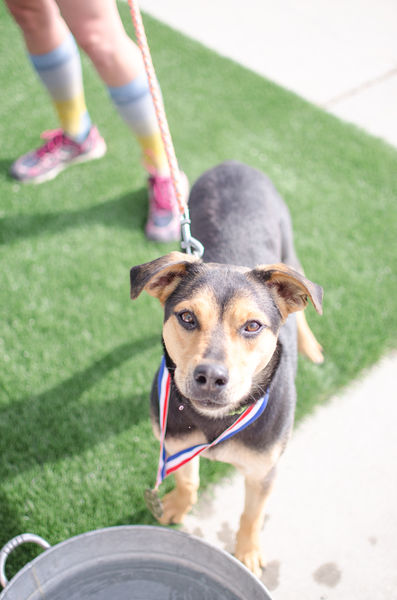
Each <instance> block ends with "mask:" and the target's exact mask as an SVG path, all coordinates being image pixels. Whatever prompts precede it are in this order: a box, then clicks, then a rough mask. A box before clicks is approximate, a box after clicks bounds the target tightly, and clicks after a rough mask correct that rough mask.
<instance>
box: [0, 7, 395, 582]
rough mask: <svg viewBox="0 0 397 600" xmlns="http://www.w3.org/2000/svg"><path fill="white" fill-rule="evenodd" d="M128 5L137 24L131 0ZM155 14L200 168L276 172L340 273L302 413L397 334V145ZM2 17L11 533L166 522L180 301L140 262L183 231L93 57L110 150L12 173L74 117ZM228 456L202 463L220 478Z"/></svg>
mask: <svg viewBox="0 0 397 600" xmlns="http://www.w3.org/2000/svg"><path fill="white" fill-rule="evenodd" d="M120 12H121V14H122V17H123V19H124V22H125V24H126V27H127V30H128V31H130V32H131V31H132V26H131V23H130V17H129V13H128V8H127V6H125V5H122V4H121V5H120ZM145 24H146V26H147V34H148V38H149V41H150V45H151V49H152V53H153V59H154V63H155V66H156V70H157V74H158V77H159V79H160V82H161V86H162V90H163V95H164V98H165V102H166V109H167V115H168V118H169V123H170V127H171V131H172V134H173V138H174V142H175V146H176V151H177V155H178V157H179V161H180V164H181V166H182V167H183V169H184V170H185V171H186V172H187V174H188V176H189V178H190V180H191V181H193V180H194V179H195V178H196V177H197V176H198V175H199V174H200V173H201V172H203V171H204V170H205V169H206V168H208V167H211V166H213V165H215V164H217V163H219V162H220V161H222V160H225V159H230V158H233V159H238V160H242V161H244V162H247V163H249V164H251V165H252V166H255V167H257V168H260V169H262V170H264V171H265V172H267V173H268V174H269V175H270V177H271V178H272V179H273V181H274V182H275V184H276V187H277V188H278V189H279V191H280V192H281V193H282V195H283V196H284V198H285V199H286V201H287V203H288V205H289V207H290V210H291V213H292V217H293V221H294V230H295V242H296V247H297V250H298V254H299V256H300V259H301V261H302V263H303V265H304V267H305V271H306V273H307V275H308V277H310V278H311V279H313V280H314V281H316V282H318V283H321V284H322V285H323V286H324V289H325V303H324V316H323V317H322V318H320V317H318V316H316V315H315V314H314V311H313V310H310V311H309V320H310V323H311V325H312V328H313V330H314V331H315V333H316V335H317V337H318V338H319V339H320V341H321V342H322V343H323V345H324V348H325V355H326V362H325V363H324V365H323V366H320V367H319V366H314V365H312V364H310V363H308V362H307V361H304V360H300V371H299V375H298V379H297V388H298V398H299V401H298V409H297V418H298V419H300V418H302V416H303V415H304V414H306V413H307V412H308V411H309V410H311V408H312V407H313V406H314V405H316V404H317V403H319V402H322V401H324V400H326V399H327V398H328V397H329V396H330V395H331V394H332V393H333V392H334V391H336V390H337V389H338V388H340V387H341V386H342V385H344V384H346V383H347V382H348V381H349V380H350V379H351V378H352V377H354V376H356V375H357V374H358V373H359V372H360V371H361V370H362V369H363V368H364V367H366V366H368V365H370V364H372V363H373V362H374V361H376V360H377V359H378V358H379V357H380V356H381V354H382V353H384V352H385V351H387V350H388V349H389V348H390V347H392V345H394V344H395V340H396V330H397V326H396V325H397V324H396V313H395V307H394V303H395V301H394V298H395V292H396V282H395V249H394V248H395V246H394V244H395V223H396V196H397V178H396V172H397V152H396V151H395V150H394V149H393V148H390V147H388V146H387V145H386V144H384V143H382V142H381V141H379V140H376V139H373V138H370V137H369V136H367V135H365V134H364V133H362V132H360V131H358V130H357V129H355V128H354V127H351V126H348V125H346V124H342V123H341V122H339V121H338V120H336V119H335V118H333V117H332V116H329V115H327V114H325V113H323V112H322V111H320V110H318V109H317V108H315V107H313V106H311V105H309V104H308V103H306V102H304V101H302V100H301V99H299V98H297V97H296V96H294V95H293V94H290V93H288V92H286V91H285V90H282V89H280V88H279V87H277V86H275V85H273V84H272V83H270V82H267V81H264V80H263V79H262V78H260V77H259V76H257V75H255V74H253V73H251V72H249V71H247V70H245V69H243V68H241V67H240V66H238V65H236V64H235V63H233V62H231V61H228V60H226V59H223V58H221V57H219V56H217V55H216V54H214V53H212V52H210V51H209V50H207V49H205V48H203V47H202V46H200V45H199V44H197V43H195V42H193V41H192V40H189V39H187V38H185V37H183V36H181V35H179V34H177V33H176V32H174V31H172V30H170V29H169V28H167V27H165V26H163V25H161V24H160V23H158V22H156V21H155V20H153V19H150V18H145ZM0 31H1V35H0V47H1V55H2V62H1V64H0V89H2V91H3V93H2V103H1V106H0V111H1V113H2V118H1V120H0V132H1V139H2V146H1V149H0V152H1V158H0V194H1V212H2V214H1V217H2V222H1V242H2V248H1V255H2V266H3V268H2V272H1V286H0V295H1V301H2V308H3V312H4V316H3V318H2V320H1V329H2V336H1V339H2V342H1V343H2V346H1V353H2V365H3V367H2V387H1V397H0V408H1V413H0V485H1V488H0V524H1V527H0V544H2V543H4V542H5V541H7V540H8V539H9V538H10V537H12V536H13V535H16V534H17V533H20V532H22V531H25V530H30V531H33V532H35V533H37V534H40V535H43V536H44V537H46V538H48V539H49V541H50V542H51V543H56V542H59V541H61V540H63V539H66V538H67V537H69V536H72V535H75V534H77V533H81V532H83V531H87V530H90V529H94V528H99V527H104V526H111V525H115V524H126V523H153V522H154V521H153V520H152V518H151V516H150V515H149V513H148V512H147V510H146V508H145V507H144V503H143V499H142V494H143V489H144V488H145V487H146V486H147V485H150V484H153V482H154V477H155V470H156V465H157V453H158V445H157V443H156V442H155V441H154V438H153V436H152V435H151V432H150V425H149V419H148V396H149V390H150V386H151V379H152V376H153V373H154V371H155V369H156V367H157V366H158V363H159V359H160V355H161V345H160V330H161V320H162V315H161V308H160V306H159V305H158V304H157V303H156V301H155V300H153V299H152V298H150V297H148V296H144V295H142V296H141V297H140V298H139V299H138V300H137V301H135V302H134V303H132V302H131V301H130V300H129V268H130V267H131V266H132V265H134V264H138V263H141V262H146V261H148V260H151V259H153V258H156V257H157V256H159V255H161V254H164V253H165V252H167V251H169V250H170V249H171V248H176V247H177V245H166V246H164V245H159V244H153V243H149V242H147V241H146V240H145V238H144V235H143V230H142V228H143V224H144V220H145V215H146V203H147V201H146V191H145V180H144V174H143V171H142V169H141V167H140V158H139V150H138V147H137V144H136V143H135V142H134V140H133V138H132V137H131V134H130V133H129V131H128V130H127V128H126V127H125V126H124V125H123V124H122V123H121V121H120V120H119V118H118V116H117V115H116V113H115V111H114V110H113V109H112V107H111V104H110V102H109V100H108V98H107V94H106V92H105V90H104V88H103V85H102V83H101V82H100V80H99V79H98V77H97V76H96V74H95V73H94V71H93V69H92V67H91V65H89V63H88V61H87V60H86V59H84V60H83V66H84V75H85V88H86V96H87V102H88V106H89V108H90V112H91V115H92V116H93V120H94V121H95V122H96V123H97V124H98V126H99V129H100V131H101V133H102V134H103V135H104V137H105V138H106V140H107V143H108V146H109V152H108V154H107V156H106V157H105V158H104V159H102V160H101V161H95V162H92V163H89V164H86V165H82V166H78V167H73V168H71V169H70V170H68V171H66V172H65V173H63V174H61V175H60V176H59V177H58V178H57V179H56V180H54V181H52V182H48V183H46V184H44V185H41V186H29V187H26V186H20V185H19V184H17V183H15V182H13V181H11V180H10V179H9V178H8V177H7V174H6V173H7V170H8V167H9V165H10V164H11V162H12V160H13V159H14V158H15V157H16V156H18V155H20V154H21V153H23V152H25V151H27V150H28V149H30V148H32V147H34V146H35V145H36V144H37V135H38V133H39V132H40V131H42V130H43V129H46V128H49V127H52V126H54V127H55V126H56V125H57V124H56V121H55V118H54V117H53V114H52V112H51V107H50V105H49V103H48V101H47V98H46V96H45V93H44V92H43V90H42V89H41V87H40V86H39V84H38V82H37V81H36V78H35V76H34V74H33V72H32V71H31V69H30V66H29V64H28V62H27V60H26V58H25V56H24V51H23V48H22V44H21V41H20V38H19V35H18V32H17V30H16V27H15V25H14V24H13V23H12V21H11V18H10V17H9V16H8V14H7V13H6V12H5V8H4V6H3V5H1V6H0ZM242 226H244V227H245V228H246V229H247V234H249V223H243V224H242ZM220 472H224V470H223V469H222V468H219V467H216V466H215V465H214V464H213V463H210V462H208V461H202V479H203V482H204V483H206V482H208V481H210V480H212V478H213V477H214V476H217V475H218V474H219V473H220ZM169 485H170V482H167V483H166V484H165V487H167V486H169ZM22 554H23V556H20V555H19V556H18V555H17V556H15V557H13V558H12V560H11V561H10V570H11V571H12V570H13V569H15V568H17V566H20V564H22V563H23V560H24V557H25V556H26V555H27V554H29V552H28V551H24V552H22Z"/></svg>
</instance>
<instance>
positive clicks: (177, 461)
mask: <svg viewBox="0 0 397 600" xmlns="http://www.w3.org/2000/svg"><path fill="white" fill-rule="evenodd" d="M157 389H158V397H159V424H160V457H159V464H158V470H157V479H156V485H155V487H154V490H149V492H154V493H156V491H157V489H158V488H159V486H160V484H161V482H162V481H163V480H164V479H165V478H166V477H167V475H169V474H170V473H173V472H174V471H176V470H177V469H179V468H180V467H182V466H183V465H185V464H186V463H187V462H189V461H190V460H192V459H193V458H195V457H196V456H198V455H199V454H201V453H202V452H204V450H208V448H212V447H213V446H216V444H219V443H220V442H223V441H225V440H227V439H229V438H231V437H232V436H233V435H235V434H236V433H239V432H240V431H243V429H245V428H246V427H248V425H251V423H253V422H254V421H256V419H257V418H258V417H260V415H261V414H262V413H263V411H264V410H265V408H266V406H267V403H268V401H269V388H268V389H267V391H266V394H265V395H264V396H262V398H259V400H257V401H256V402H255V404H252V405H250V406H248V407H247V408H245V410H244V411H243V412H242V414H241V415H240V416H239V417H238V418H237V419H236V420H235V422H234V423H233V424H232V425H230V427H228V428H227V429H226V430H225V431H224V432H223V433H221V434H220V435H219V436H218V437H217V438H215V440H214V441H213V442H209V443H206V444H197V445H196V446H191V447H190V448H186V450H181V451H180V452H177V453H176V454H173V455H172V456H168V457H167V454H166V451H165V434H166V429H167V417H168V408H169V400H170V392H171V376H170V374H169V371H168V369H167V367H166V364H165V358H164V357H163V359H162V361H161V365H160V370H159V373H158V378H157Z"/></svg>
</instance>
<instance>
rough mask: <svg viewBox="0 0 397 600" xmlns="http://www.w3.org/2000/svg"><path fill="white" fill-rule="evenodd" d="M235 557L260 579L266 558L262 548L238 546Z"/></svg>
mask: <svg viewBox="0 0 397 600" xmlns="http://www.w3.org/2000/svg"><path fill="white" fill-rule="evenodd" d="M234 556H235V557H236V558H237V559H238V560H239V561H241V562H242V563H243V564H244V565H245V566H246V567H247V569H249V570H250V571H252V573H253V574H254V575H256V577H260V576H261V573H262V569H263V568H264V567H265V565H266V562H265V557H264V555H263V552H262V551H261V549H260V548H256V547H251V548H250V547H248V545H246V546H245V547H240V548H239V545H237V547H236V550H235V553H234Z"/></svg>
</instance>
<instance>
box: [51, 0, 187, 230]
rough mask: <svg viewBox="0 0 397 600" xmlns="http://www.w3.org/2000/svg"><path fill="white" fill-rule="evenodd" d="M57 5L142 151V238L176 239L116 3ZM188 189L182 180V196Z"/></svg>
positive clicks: (161, 160) (150, 109) (147, 105)
mask: <svg viewBox="0 0 397 600" xmlns="http://www.w3.org/2000/svg"><path fill="white" fill-rule="evenodd" d="M57 2H58V5H59V7H60V10H61V13H62V15H63V17H64V19H65V21H66V23H67V24H68V27H69V28H70V30H71V31H72V33H73V35H74V36H75V38H76V41H77V43H78V45H79V46H80V47H81V48H82V50H84V51H85V52H86V53H87V55H88V56H89V57H90V59H91V60H92V62H93V64H94V66H95V67H96V69H97V71H98V73H99V75H100V76H101V78H102V79H103V81H104V83H105V84H106V86H107V88H108V91H109V94H110V97H111V99H112V101H113V103H114V105H115V107H116V109H117V111H118V112H119V114H120V116H121V117H122V118H123V120H124V121H125V122H126V123H127V125H128V126H129V127H130V129H131V130H132V132H133V133H134V134H135V136H136V138H137V140H138V143H139V145H140V147H141V151H142V156H143V163H144V166H145V168H146V170H147V171H148V173H149V205H150V206H149V218H148V222H147V225H146V234H147V235H148V237H149V238H151V239H157V240H162V241H168V240H171V239H177V238H178V237H179V231H180V223H179V213H178V210H177V209H176V207H175V193H174V190H173V187H172V182H171V178H170V173H169V167H168V161H167V157H166V153H165V150H164V146H163V142H162V139H161V135H160V129H159V126H158V123H157V119H156V115H155V111H154V106H153V101H152V98H151V95H150V90H149V85H148V81H147V77H146V73H145V71H144V65H143V60H142V56H141V53H140V50H139V49H138V47H137V46H136V44H135V43H134V42H133V41H132V40H131V39H130V38H129V37H128V35H127V33H126V32H125V29H124V26H123V24H122V21H121V19H120V15H119V12H118V10H117V6H116V2H115V0H102V2H97V0H85V1H84V2H81V0H57ZM182 177H184V176H183V175H182ZM185 179H186V178H185V177H184V181H185ZM187 188H188V184H187V181H186V193H187Z"/></svg>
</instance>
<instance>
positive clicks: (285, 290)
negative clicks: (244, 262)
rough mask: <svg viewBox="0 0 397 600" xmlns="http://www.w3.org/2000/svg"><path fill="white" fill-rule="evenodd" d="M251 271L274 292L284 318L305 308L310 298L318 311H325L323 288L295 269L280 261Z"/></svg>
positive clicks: (320, 312)
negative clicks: (323, 307) (323, 306)
mask: <svg viewBox="0 0 397 600" xmlns="http://www.w3.org/2000/svg"><path fill="white" fill-rule="evenodd" d="M251 273H252V274H253V275H254V276H255V278H256V279H259V281H261V282H262V283H264V284H265V285H266V286H267V287H268V288H269V289H270V291H271V292H272V293H273V294H274V296H275V300H276V303H277V305H278V308H279V310H280V313H281V316H282V317H283V319H286V318H287V316H288V315H289V313H292V312H296V311H298V310H303V309H304V308H305V306H306V305H307V302H308V298H310V300H311V302H312V304H313V306H314V308H315V309H316V311H317V312H318V313H319V314H320V315H321V314H322V313H323V309H322V301H323V288H322V287H321V286H320V285H317V283H313V282H312V281H309V279H306V277H305V276H304V275H302V274H301V273H299V272H298V271H295V269H292V268H291V267H288V266H287V265H284V264H282V263H280V264H276V265H261V266H258V267H256V268H255V269H254V270H253V271H251Z"/></svg>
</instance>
